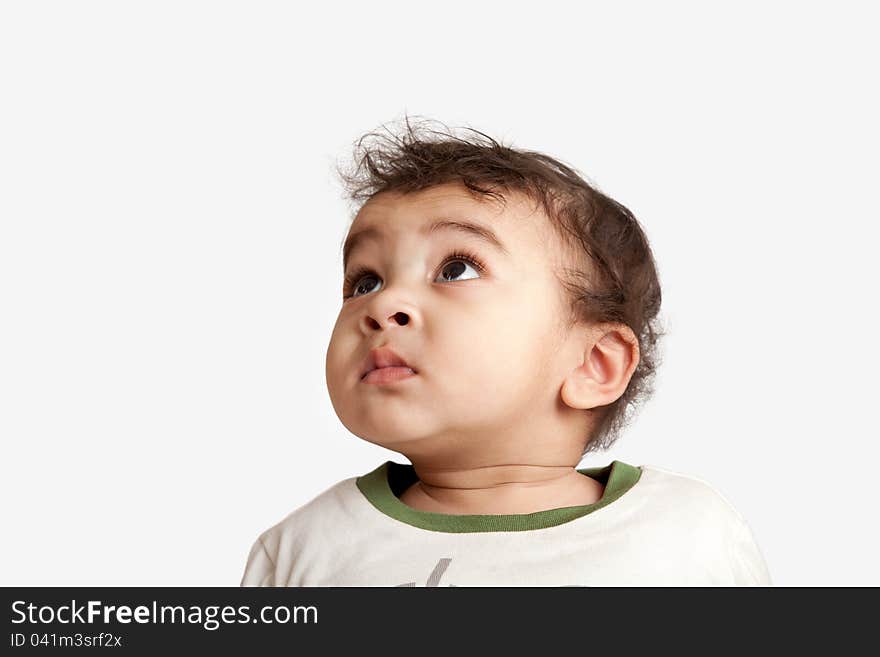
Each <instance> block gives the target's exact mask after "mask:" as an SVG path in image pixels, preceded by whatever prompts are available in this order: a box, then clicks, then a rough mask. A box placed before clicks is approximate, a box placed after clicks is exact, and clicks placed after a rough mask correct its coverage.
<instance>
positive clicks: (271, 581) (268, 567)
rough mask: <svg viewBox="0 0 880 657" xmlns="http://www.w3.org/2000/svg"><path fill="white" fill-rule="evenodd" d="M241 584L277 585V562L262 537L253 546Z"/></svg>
mask: <svg viewBox="0 0 880 657" xmlns="http://www.w3.org/2000/svg"><path fill="white" fill-rule="evenodd" d="M240 586H275V562H274V561H273V560H272V557H271V556H270V555H269V552H268V551H267V550H266V546H265V544H264V543H263V540H262V538H258V539H257V540H256V542H255V543H254V545H253V547H252V548H251V551H250V554H249V555H248V559H247V565H245V569H244V575H243V576H242V578H241V584H240Z"/></svg>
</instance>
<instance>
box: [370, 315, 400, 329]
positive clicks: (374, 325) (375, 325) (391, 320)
mask: <svg viewBox="0 0 880 657" xmlns="http://www.w3.org/2000/svg"><path fill="white" fill-rule="evenodd" d="M365 321H366V324H367V326H368V327H369V328H371V329H373V330H376V329H381V328H385V327H384V326H383V325H382V324H380V323H379V322H377V321H376V320H375V319H373V318H372V317H371V316H370V315H366V316H365ZM385 324H386V325H388V326H390V325H392V324H399V325H400V326H406V325H407V324H409V315H408V314H407V313H405V312H402V311H398V312H396V313H394V314H393V315H391V316H390V317H388V319H386V320H385Z"/></svg>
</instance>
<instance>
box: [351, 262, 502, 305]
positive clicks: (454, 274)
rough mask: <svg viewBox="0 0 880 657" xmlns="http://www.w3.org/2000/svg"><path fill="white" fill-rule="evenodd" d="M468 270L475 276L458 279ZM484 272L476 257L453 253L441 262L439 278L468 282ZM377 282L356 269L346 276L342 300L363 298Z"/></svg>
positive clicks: (367, 270)
mask: <svg viewBox="0 0 880 657" xmlns="http://www.w3.org/2000/svg"><path fill="white" fill-rule="evenodd" d="M469 268H470V269H471V270H472V271H474V272H475V273H476V274H477V276H468V278H465V279H459V278H458V277H459V276H462V275H463V274H464V273H465V272H466V271H467V270H468V269H469ZM484 270H485V267H484V266H483V263H481V262H480V261H479V260H478V259H477V258H476V256H474V255H472V254H470V253H460V252H455V253H451V254H449V256H447V258H446V260H444V261H443V265H442V266H441V268H440V276H439V277H440V278H442V279H443V280H444V281H455V280H469V279H471V278H476V277H479V274H480V273H481V272H483V271H484ZM379 280H381V279H380V278H379V277H378V276H376V274H374V273H373V272H372V271H371V270H369V269H365V268H361V269H358V270H356V271H354V272H352V273H351V274H349V275H348V276H346V278H345V285H344V288H345V292H346V293H347V294H344V295H343V297H342V298H343V299H350V298H352V297H359V296H363V294H366V293H367V292H372V291H373V287H372V282H373V281H379ZM435 280H436V279H435ZM441 282H442V281H441ZM359 292H363V294H358V293H359Z"/></svg>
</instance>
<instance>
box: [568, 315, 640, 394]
mask: <svg viewBox="0 0 880 657" xmlns="http://www.w3.org/2000/svg"><path fill="white" fill-rule="evenodd" d="M638 364H639V341H638V339H637V338H636V335H635V333H633V331H632V329H631V328H630V327H628V326H627V325H626V324H600V325H597V326H593V327H592V328H591V329H589V333H588V338H587V341H586V344H585V347H584V359H583V363H582V364H581V365H578V366H577V367H576V368H574V369H573V370H572V371H571V372H569V374H568V376H566V377H565V381H564V382H563V383H562V391H561V393H562V399H563V401H564V402H565V403H566V404H568V405H569V406H571V407H572V408H583V409H588V408H595V407H597V406H605V405H607V404H611V403H612V402H614V401H616V400H617V399H618V398H619V397H620V396H621V395H622V394H623V392H624V390H626V386H627V385H628V384H629V380H630V378H632V375H633V372H634V371H635V369H636V366H637V365H638Z"/></svg>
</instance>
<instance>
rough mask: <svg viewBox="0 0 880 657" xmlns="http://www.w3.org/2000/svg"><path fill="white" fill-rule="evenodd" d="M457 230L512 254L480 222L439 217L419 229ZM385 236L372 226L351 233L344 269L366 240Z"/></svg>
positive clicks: (429, 232) (428, 231)
mask: <svg viewBox="0 0 880 657" xmlns="http://www.w3.org/2000/svg"><path fill="white" fill-rule="evenodd" d="M441 230H443V231H455V232H458V233H463V234H465V235H470V236H471V237H476V238H477V239H479V240H482V241H483V242H485V243H486V244H488V245H489V246H491V247H492V248H494V249H495V250H496V251H499V252H500V253H503V254H504V255H510V252H509V251H508V250H507V247H505V246H504V244H503V243H502V242H501V240H500V239H498V236H497V235H496V234H495V233H494V232H493V231H492V229H491V228H488V227H487V226H481V225H479V224H474V223H470V222H468V221H459V220H455V219H439V220H437V221H434V222H433V223H430V224H427V225H426V226H422V228H421V229H420V230H419V233H420V234H421V235H426V236H427V235H433V234H434V233H436V232H437V231H441ZM383 236H384V233H383V232H382V231H381V230H379V229H378V228H376V227H374V226H371V227H369V228H364V229H363V230H359V231H357V232H355V233H351V234H350V235H349V236H348V237H347V238H346V240H345V246H344V247H343V249H342V268H343V270H344V269H346V268H347V267H348V259H349V257H350V256H351V254H352V252H353V251H354V250H355V249H356V248H357V247H358V246H360V245H361V244H363V243H364V242H365V241H368V240H381V239H382V238H383Z"/></svg>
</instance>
